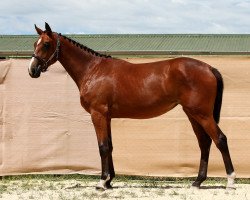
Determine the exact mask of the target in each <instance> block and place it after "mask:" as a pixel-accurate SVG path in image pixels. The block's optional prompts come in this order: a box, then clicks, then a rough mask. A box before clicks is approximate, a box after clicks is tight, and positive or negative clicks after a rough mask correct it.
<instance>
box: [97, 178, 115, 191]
mask: <svg viewBox="0 0 250 200" xmlns="http://www.w3.org/2000/svg"><path fill="white" fill-rule="evenodd" d="M109 180H110V176H108V177H107V179H106V180H102V179H101V180H100V181H99V183H98V184H97V185H96V187H95V189H96V190H99V191H105V190H106V189H109V188H108V186H110V184H107V181H109ZM110 187H111V186H110Z"/></svg>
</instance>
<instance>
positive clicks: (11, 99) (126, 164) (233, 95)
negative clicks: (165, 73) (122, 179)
mask: <svg viewBox="0 0 250 200" xmlns="http://www.w3.org/2000/svg"><path fill="white" fill-rule="evenodd" d="M196 58H197V59H199V60H202V61H205V62H207V63H208V64H210V65H212V66H214V67H216V68H218V69H219V70H220V72H221V73H222V75H223V77H224V82H225V90H224V99H223V105H222V113H221V122H220V127H221V129H222V130H223V131H224V133H225V134H226V135H227V137H228V142H229V148H230V151H231V157H232V160H233V163H234V165H235V170H236V173H237V175H238V177H248V178H250V170H249V169H250V147H249V142H250V133H249V132H250V78H249V75H250V58H248V57H239V56H238V57H229V56H227V57H215V56H211V57H209V56H207V57H196ZM154 60H159V59H156V58H154V59H139V58H136V59H129V61H131V62H151V61H154ZM28 63H29V60H9V61H4V62H3V61H2V62H0V106H1V107H0V108H1V110H0V114H1V115H0V131H1V132H0V138H1V140H0V175H10V174H21V173H37V172H39V173H91V174H97V173H99V172H100V158H99V154H98V148H97V142H96V136H95V133H94V128H93V125H92V122H91V120H90V116H89V114H88V113H86V112H85V111H84V110H83V109H82V108H81V106H80V101H79V92H78V89H77V87H76V86H75V84H74V82H73V81H72V79H71V78H70V77H69V75H68V74H67V73H66V72H65V70H64V68H63V67H62V66H60V64H59V63H57V64H55V65H53V66H51V68H50V70H49V71H48V72H47V73H45V74H42V75H41V77H40V78H39V79H31V78H30V77H29V75H28V72H27V66H28ZM112 131H113V144H114V153H113V156H114V165H115V169H116V172H117V173H121V174H134V175H152V176H196V175H197V171H198V166H199V159H200V150H199V147H198V143H197V140H196V137H195V135H194V133H193V131H192V128H191V125H190V124H189V121H188V119H187V117H186V116H185V114H184V113H183V112H182V109H181V107H177V108H175V109H174V110H172V111H170V112H168V113H167V114H165V115H163V116H160V117H157V118H153V119H148V120H132V119H114V120H112ZM208 176H225V170H224V164H223V162H222V157H221V155H220V153H219V151H218V150H217V149H216V148H215V146H214V144H213V146H212V150H211V154H210V162H209V169H208Z"/></svg>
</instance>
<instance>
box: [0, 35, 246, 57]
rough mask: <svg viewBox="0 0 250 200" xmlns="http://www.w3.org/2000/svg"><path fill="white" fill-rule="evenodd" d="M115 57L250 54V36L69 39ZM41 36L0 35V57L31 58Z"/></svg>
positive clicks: (124, 36) (73, 36) (92, 36)
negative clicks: (36, 42) (34, 45)
mask: <svg viewBox="0 0 250 200" xmlns="http://www.w3.org/2000/svg"><path fill="white" fill-rule="evenodd" d="M67 36H68V37H70V38H72V39H74V40H76V41H78V42H79V43H81V44H84V45H86V46H88V47H90V48H92V49H94V50H96V51H99V52H101V53H107V54H111V55H129V54H132V55H145V54H152V55H157V54H158V55H165V54H166V55H169V54H183V55H188V54H189V55H194V54H208V55H209V54H215V55H216V54H218V55H221V54H228V55H234V54H235V55H237V54H238V55H246V54H250V34H121V35H113V34H111V35H67ZM37 38H38V36H37V35H0V56H18V55H20V56H30V55H31V54H32V53H33V44H34V42H35V41H36V40H37Z"/></svg>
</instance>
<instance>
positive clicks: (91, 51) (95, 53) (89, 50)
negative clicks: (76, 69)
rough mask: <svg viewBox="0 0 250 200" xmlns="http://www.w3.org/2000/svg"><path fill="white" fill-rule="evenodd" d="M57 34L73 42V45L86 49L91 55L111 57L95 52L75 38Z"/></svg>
mask: <svg viewBox="0 0 250 200" xmlns="http://www.w3.org/2000/svg"><path fill="white" fill-rule="evenodd" d="M59 35H60V36H62V37H63V38H64V39H66V40H68V41H69V42H71V43H72V44H74V45H75V46H77V47H79V48H81V49H83V50H84V51H87V52H88V53H91V54H92V55H95V56H99V57H104V58H111V56H110V55H105V54H101V53H99V52H96V51H94V50H93V49H91V48H89V47H87V46H85V45H83V44H80V43H79V42H76V41H75V40H73V39H71V38H68V37H66V36H64V35H61V34H60V33H59Z"/></svg>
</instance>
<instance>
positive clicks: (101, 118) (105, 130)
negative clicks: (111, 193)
mask: <svg viewBox="0 0 250 200" xmlns="http://www.w3.org/2000/svg"><path fill="white" fill-rule="evenodd" d="M91 118H92V121H93V124H94V127H95V131H96V136H97V140H98V146H99V152H100V156H101V164H102V174H101V180H100V182H99V183H98V184H97V186H96V189H101V190H105V189H107V182H108V183H109V184H108V187H109V186H110V180H111V179H112V178H113V177H111V176H112V175H113V172H112V171H110V163H109V160H110V157H111V153H112V148H110V145H109V142H110V141H109V130H110V128H109V126H110V121H111V119H110V118H109V117H108V116H107V114H106V113H105V112H104V113H101V112H98V111H92V112H91Z"/></svg>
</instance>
